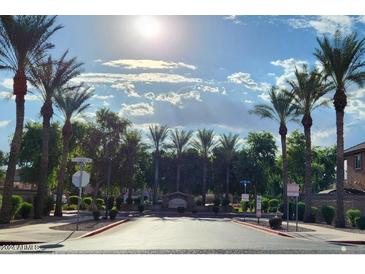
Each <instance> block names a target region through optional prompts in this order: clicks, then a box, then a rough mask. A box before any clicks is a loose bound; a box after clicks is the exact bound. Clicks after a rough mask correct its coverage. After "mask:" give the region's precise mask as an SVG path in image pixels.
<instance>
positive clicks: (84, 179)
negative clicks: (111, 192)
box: [72, 157, 92, 230]
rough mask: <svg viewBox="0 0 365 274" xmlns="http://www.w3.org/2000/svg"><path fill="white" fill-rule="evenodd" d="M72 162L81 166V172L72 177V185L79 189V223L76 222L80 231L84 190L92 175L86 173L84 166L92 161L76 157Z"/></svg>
mask: <svg viewBox="0 0 365 274" xmlns="http://www.w3.org/2000/svg"><path fill="white" fill-rule="evenodd" d="M72 162H74V163H78V164H79V165H80V171H78V172H76V173H75V174H74V175H73V176H72V183H73V184H74V185H75V186H76V187H78V188H79V199H78V201H77V221H76V230H79V221H80V202H81V194H82V188H83V187H84V186H86V185H87V184H88V183H89V181H90V174H89V173H87V172H86V171H84V166H85V163H91V162H92V159H90V158H85V157H76V158H72ZM77 181H78V183H77Z"/></svg>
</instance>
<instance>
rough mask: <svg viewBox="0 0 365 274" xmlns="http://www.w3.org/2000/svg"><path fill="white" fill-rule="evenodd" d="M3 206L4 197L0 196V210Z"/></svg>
mask: <svg viewBox="0 0 365 274" xmlns="http://www.w3.org/2000/svg"><path fill="white" fill-rule="evenodd" d="M2 204H3V195H1V194H0V208H1V205H2Z"/></svg>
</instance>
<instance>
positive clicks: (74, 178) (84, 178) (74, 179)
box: [72, 171, 90, 187]
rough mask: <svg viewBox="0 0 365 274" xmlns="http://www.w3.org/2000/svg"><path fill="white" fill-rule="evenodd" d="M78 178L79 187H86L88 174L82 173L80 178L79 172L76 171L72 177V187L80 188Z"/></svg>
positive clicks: (88, 179)
mask: <svg viewBox="0 0 365 274" xmlns="http://www.w3.org/2000/svg"><path fill="white" fill-rule="evenodd" d="M80 177H82V178H81V187H85V186H87V184H88V183H89V181H90V174H89V173H87V172H86V171H82V176H81V171H77V172H75V174H74V175H72V183H73V184H74V186H75V187H80Z"/></svg>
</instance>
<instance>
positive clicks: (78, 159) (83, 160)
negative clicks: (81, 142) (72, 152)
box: [72, 157, 93, 163]
mask: <svg viewBox="0 0 365 274" xmlns="http://www.w3.org/2000/svg"><path fill="white" fill-rule="evenodd" d="M92 161H93V160H92V159H90V158H86V157H76V158H72V162H76V163H91V162H92Z"/></svg>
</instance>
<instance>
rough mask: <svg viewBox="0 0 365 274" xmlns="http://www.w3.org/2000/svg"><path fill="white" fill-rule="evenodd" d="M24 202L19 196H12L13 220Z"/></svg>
mask: <svg viewBox="0 0 365 274" xmlns="http://www.w3.org/2000/svg"><path fill="white" fill-rule="evenodd" d="M22 202H23V198H22V197H21V196H19V195H12V196H11V218H14V217H15V215H16V214H17V213H18V210H19V208H20V205H21V204H22Z"/></svg>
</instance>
